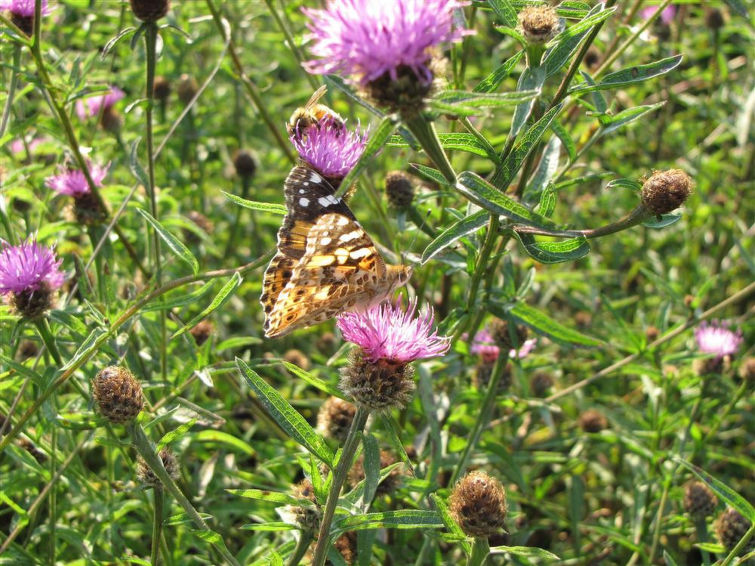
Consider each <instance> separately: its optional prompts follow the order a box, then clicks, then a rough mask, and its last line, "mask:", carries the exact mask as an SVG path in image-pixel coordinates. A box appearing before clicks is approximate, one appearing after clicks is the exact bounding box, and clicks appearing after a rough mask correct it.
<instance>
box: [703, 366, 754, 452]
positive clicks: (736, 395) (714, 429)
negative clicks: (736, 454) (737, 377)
mask: <svg viewBox="0 0 755 566" xmlns="http://www.w3.org/2000/svg"><path fill="white" fill-rule="evenodd" d="M748 385H749V384H748V383H747V381H746V380H742V384H741V385H740V386H739V389H737V391H736V393H734V397H732V399H731V401H730V402H729V404H728V405H726V408H725V409H724V410H723V413H720V416H719V417H718V420H716V422H715V423H713V426H711V427H710V430H709V431H708V434H706V435H705V438H703V440H702V442H701V443H700V444H701V445H702V446H706V445H707V444H708V442H709V441H710V439H711V438H713V436H715V434H716V433H717V432H718V429H719V428H720V427H721V424H722V423H723V422H724V421H726V417H728V416H729V413H731V412H732V410H733V409H734V407H736V405H737V403H739V401H740V400H741V399H742V397H744V394H745V393H747V386H748Z"/></svg>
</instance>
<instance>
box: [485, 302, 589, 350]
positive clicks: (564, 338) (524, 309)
mask: <svg viewBox="0 0 755 566" xmlns="http://www.w3.org/2000/svg"><path fill="white" fill-rule="evenodd" d="M490 308H491V312H493V313H494V314H498V315H499V316H500V315H503V316H506V315H507V314H508V315H509V316H513V317H514V318H516V319H517V320H519V321H520V322H522V323H524V324H526V325H527V326H529V327H530V328H532V329H533V330H536V331H537V332H540V333H542V334H545V335H547V336H549V337H550V338H552V339H554V340H556V341H558V342H562V343H566V344H576V345H578V346H600V345H601V344H602V342H601V341H600V340H597V339H595V338H591V337H590V336H586V335H584V334H582V333H581V332H577V331H576V330H573V329H571V328H567V327H566V326H564V325H563V324H561V323H560V322H556V321H555V320H553V319H552V318H551V317H549V316H548V315H546V314H545V313H544V312H542V311H541V310H538V309H536V308H535V307H531V306H529V305H528V304H526V303H523V302H518V303H516V304H515V305H513V306H512V307H510V308H500V307H499V306H498V305H496V304H494V303H491V305H490ZM496 311H498V312H496Z"/></svg>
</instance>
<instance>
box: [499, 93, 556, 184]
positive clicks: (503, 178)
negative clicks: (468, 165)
mask: <svg viewBox="0 0 755 566" xmlns="http://www.w3.org/2000/svg"><path fill="white" fill-rule="evenodd" d="M561 107H562V105H561V104H559V105H557V106H554V107H553V108H551V109H550V110H549V111H548V112H546V113H545V115H544V116H543V117H542V118H540V119H539V120H538V121H537V122H535V124H533V125H532V127H531V128H530V129H529V130H527V131H526V132H525V133H524V135H523V136H522V137H521V139H520V140H519V142H518V143H517V144H516V145H515V146H514V149H512V150H511V153H510V154H509V155H508V157H507V158H506V160H505V161H504V162H503V163H502V164H501V166H500V167H498V168H497V170H496V173H495V175H494V176H493V184H494V185H495V186H496V187H499V188H501V189H505V188H506V187H507V186H508V185H509V183H511V181H513V180H514V177H516V174H517V172H518V171H519V168H520V167H521V165H522V162H523V161H524V160H525V159H526V158H527V156H528V155H529V153H530V151H532V150H533V149H534V147H535V145H536V144H537V142H539V141H540V138H542V137H543V135H544V134H545V132H546V131H547V130H548V128H549V127H550V125H551V122H553V120H554V119H555V118H556V116H557V115H558V113H559V112H560V111H561Z"/></svg>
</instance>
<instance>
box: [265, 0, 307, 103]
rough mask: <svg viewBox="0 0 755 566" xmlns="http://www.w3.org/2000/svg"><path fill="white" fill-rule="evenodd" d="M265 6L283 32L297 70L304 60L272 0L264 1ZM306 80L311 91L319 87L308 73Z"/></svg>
mask: <svg viewBox="0 0 755 566" xmlns="http://www.w3.org/2000/svg"><path fill="white" fill-rule="evenodd" d="M265 4H267V9H268V11H269V12H270V14H271V15H272V16H273V19H274V20H275V23H276V24H278V27H279V28H280V30H281V31H282V32H283V35H284V36H285V37H286V43H287V44H288V47H289V49H290V50H291V53H292V54H293V56H294V59H296V62H297V63H298V64H299V68H301V67H302V63H303V62H304V58H303V57H302V56H301V51H300V50H299V48H298V47H297V46H296V42H295V41H294V36H293V34H292V33H291V30H290V29H289V28H288V26H287V25H286V22H284V21H283V19H282V18H281V17H280V14H278V11H277V10H276V9H275V6H273V2H272V0H265ZM305 75H306V77H307V80H308V81H309V84H310V86H311V87H312V88H313V89H317V88H318V87H319V86H320V85H319V84H317V79H315V78H314V77H313V76H312V75H311V74H310V73H305Z"/></svg>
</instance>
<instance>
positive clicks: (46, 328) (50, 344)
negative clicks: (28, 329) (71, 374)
mask: <svg viewBox="0 0 755 566" xmlns="http://www.w3.org/2000/svg"><path fill="white" fill-rule="evenodd" d="M34 326H36V327H37V330H38V331H39V337H40V338H42V342H44V343H45V348H47V351H48V352H50V355H51V356H52V359H53V360H55V363H56V364H58V365H59V366H62V365H63V358H61V357H60V351H59V350H58V347H57V345H56V344H55V338H53V336H52V332H51V331H50V325H49V324H48V322H47V319H46V318H43V317H40V318H37V319H35V320H34Z"/></svg>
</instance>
